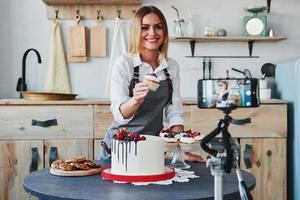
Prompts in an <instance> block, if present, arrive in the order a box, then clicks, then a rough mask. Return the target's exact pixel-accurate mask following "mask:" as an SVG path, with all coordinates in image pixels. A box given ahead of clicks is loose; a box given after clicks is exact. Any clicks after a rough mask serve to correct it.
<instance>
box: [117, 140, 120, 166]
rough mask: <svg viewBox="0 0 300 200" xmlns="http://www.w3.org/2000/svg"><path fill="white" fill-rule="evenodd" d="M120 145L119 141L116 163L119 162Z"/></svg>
mask: <svg viewBox="0 0 300 200" xmlns="http://www.w3.org/2000/svg"><path fill="white" fill-rule="evenodd" d="M120 143H121V141H119V142H118V152H117V155H118V162H120V151H119V150H120Z"/></svg>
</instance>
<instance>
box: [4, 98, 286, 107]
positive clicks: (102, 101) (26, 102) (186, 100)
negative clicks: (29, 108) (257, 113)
mask: <svg viewBox="0 0 300 200" xmlns="http://www.w3.org/2000/svg"><path fill="white" fill-rule="evenodd" d="M182 101H183V104H184V105H197V99H196V98H192V97H191V98H182ZM261 103H262V104H285V103H287V101H285V100H281V99H265V100H261ZM3 105H15V106H21V105H110V100H109V99H108V98H101V99H76V100H60V101H37V100H24V99H0V106H3Z"/></svg>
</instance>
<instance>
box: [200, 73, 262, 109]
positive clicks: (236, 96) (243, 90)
mask: <svg viewBox="0 0 300 200" xmlns="http://www.w3.org/2000/svg"><path fill="white" fill-rule="evenodd" d="M259 104H260V101H259V86H258V79H255V78H247V79H207V80H203V79H200V80H199V81H198V107H199V108H230V107H232V108H236V107H237V108H245V107H257V106H259Z"/></svg>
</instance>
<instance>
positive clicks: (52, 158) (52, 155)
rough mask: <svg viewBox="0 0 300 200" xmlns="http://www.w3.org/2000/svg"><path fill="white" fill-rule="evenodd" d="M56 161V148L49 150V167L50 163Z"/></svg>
mask: <svg viewBox="0 0 300 200" xmlns="http://www.w3.org/2000/svg"><path fill="white" fill-rule="evenodd" d="M56 159H57V147H51V148H50V155H49V167H50V166H51V164H52V162H53V161H55V160H56Z"/></svg>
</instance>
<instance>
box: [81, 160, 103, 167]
mask: <svg viewBox="0 0 300 200" xmlns="http://www.w3.org/2000/svg"><path fill="white" fill-rule="evenodd" d="M83 164H85V165H87V166H89V167H91V168H99V167H100V164H97V163H94V162H92V161H90V160H86V161H84V163H83Z"/></svg>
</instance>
